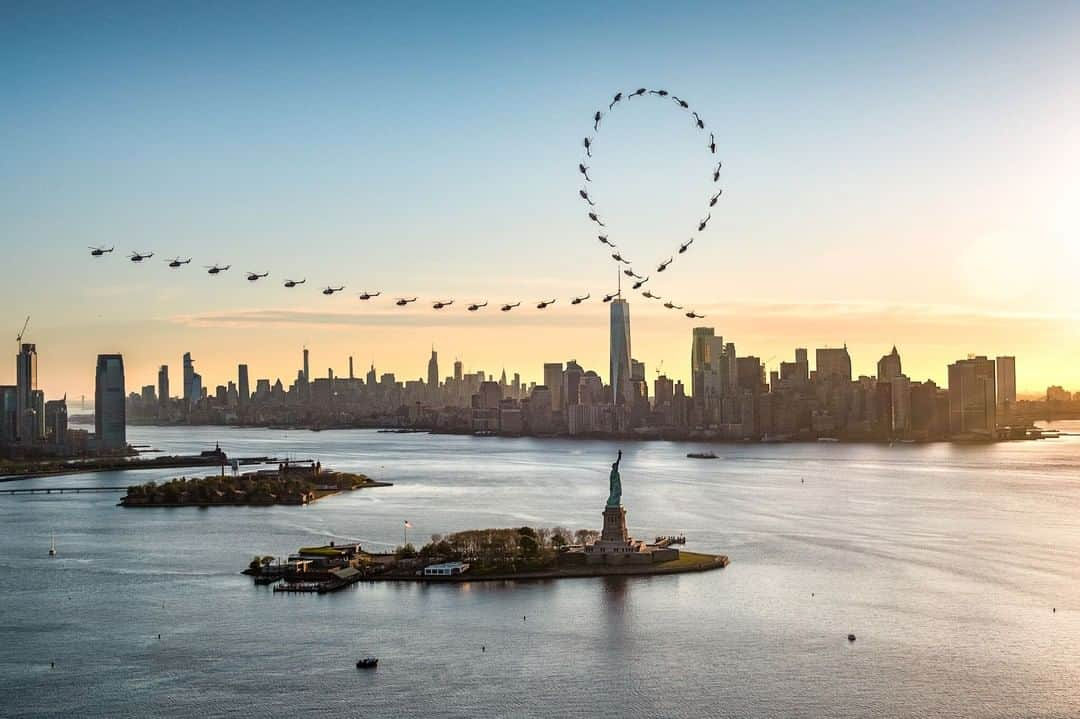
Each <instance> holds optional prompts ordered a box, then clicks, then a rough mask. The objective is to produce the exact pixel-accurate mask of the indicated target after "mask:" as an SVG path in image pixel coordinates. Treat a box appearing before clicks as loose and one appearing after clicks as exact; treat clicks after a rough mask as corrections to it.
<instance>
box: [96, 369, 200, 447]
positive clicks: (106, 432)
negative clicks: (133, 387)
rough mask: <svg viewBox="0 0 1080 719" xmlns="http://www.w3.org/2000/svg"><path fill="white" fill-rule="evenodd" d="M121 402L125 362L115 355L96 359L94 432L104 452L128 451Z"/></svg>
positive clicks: (124, 415) (122, 402) (125, 423)
mask: <svg viewBox="0 0 1080 719" xmlns="http://www.w3.org/2000/svg"><path fill="white" fill-rule="evenodd" d="M188 359H190V358H188ZM124 402H125V394H124V358H123V357H122V356H121V355H118V354H111V355H98V359H97V373H96V382H95V385H94V431H95V433H96V435H97V441H98V444H99V446H100V447H102V448H103V449H117V450H119V449H124V448H125V447H127V434H126V432H127V416H126V407H125V404H124Z"/></svg>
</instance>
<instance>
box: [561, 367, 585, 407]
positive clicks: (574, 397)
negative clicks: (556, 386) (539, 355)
mask: <svg viewBox="0 0 1080 719" xmlns="http://www.w3.org/2000/svg"><path fill="white" fill-rule="evenodd" d="M584 376H585V370H584V369H582V367H581V365H579V364H578V363H577V360H570V361H569V362H567V363H566V369H565V370H563V381H562V399H563V403H564V404H565V406H566V407H572V406H574V405H575V404H580V402H581V378H582V377H584Z"/></svg>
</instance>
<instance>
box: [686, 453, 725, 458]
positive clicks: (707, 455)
mask: <svg viewBox="0 0 1080 719" xmlns="http://www.w3.org/2000/svg"><path fill="white" fill-rule="evenodd" d="M686 456H687V457H689V458H690V459H719V457H717V456H716V453H715V452H690V453H689V454H687V455H686Z"/></svg>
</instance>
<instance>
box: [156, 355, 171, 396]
mask: <svg viewBox="0 0 1080 719" xmlns="http://www.w3.org/2000/svg"><path fill="white" fill-rule="evenodd" d="M157 393H158V402H160V403H161V404H162V405H166V404H168V403H169V365H167V364H163V365H161V367H159V368H158V372H157Z"/></svg>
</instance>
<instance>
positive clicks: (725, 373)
mask: <svg viewBox="0 0 1080 719" xmlns="http://www.w3.org/2000/svg"><path fill="white" fill-rule="evenodd" d="M692 336H693V341H692V343H691V345H690V393H691V395H692V399H693V402H694V407H695V408H696V409H697V411H698V412H699V413H700V419H701V420H702V421H703V422H705V423H706V424H709V423H711V422H713V421H716V420H717V419H718V418H717V417H716V416H715V415H716V412H717V411H718V406H719V401H720V398H721V397H723V396H724V395H725V394H726V391H727V389H728V388H729V387H730V386H731V385H732V384H733V382H732V381H731V378H730V375H731V372H732V370H736V371H737V367H736V366H735V362H734V361H733V360H731V359H729V358H727V356H726V350H725V349H724V338H723V337H717V336H716V332H715V330H714V329H713V328H712V327H695V328H694V329H693V331H692ZM732 354H734V345H732ZM736 379H737V377H736Z"/></svg>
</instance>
